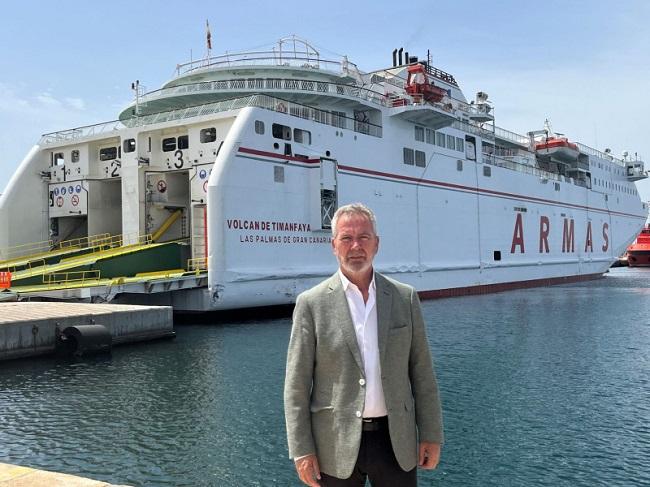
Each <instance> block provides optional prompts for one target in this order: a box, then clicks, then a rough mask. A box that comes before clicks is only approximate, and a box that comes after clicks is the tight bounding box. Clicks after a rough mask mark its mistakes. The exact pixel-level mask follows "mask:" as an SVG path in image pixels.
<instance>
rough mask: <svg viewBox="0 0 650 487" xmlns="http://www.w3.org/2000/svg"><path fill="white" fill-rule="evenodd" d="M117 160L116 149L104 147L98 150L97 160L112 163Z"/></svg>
mask: <svg viewBox="0 0 650 487" xmlns="http://www.w3.org/2000/svg"><path fill="white" fill-rule="evenodd" d="M113 159H117V147H104V148H103V149H99V160H100V161H112V160H113Z"/></svg>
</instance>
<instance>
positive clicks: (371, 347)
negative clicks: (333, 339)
mask: <svg viewBox="0 0 650 487" xmlns="http://www.w3.org/2000/svg"><path fill="white" fill-rule="evenodd" d="M339 276H340V277H341V283H342V284H343V289H344V291H345V298H346V299H347V301H348V307H349V308H350V316H351V317H352V323H353V324H354V331H355V333H356V335H357V343H358V344H359V352H361V359H362V361H363V369H364V376H365V377H363V378H360V380H359V383H360V384H362V385H363V387H365V389H366V401H365V404H364V408H363V417H364V418H377V417H380V416H386V415H387V414H388V412H387V411H386V400H385V399H384V389H383V387H382V385H381V364H380V363H379V342H378V340H377V306H376V300H377V291H376V288H375V276H374V273H373V276H372V281H371V282H370V287H369V289H368V302H367V303H364V301H363V295H362V294H361V291H360V290H359V288H358V287H357V286H356V285H354V284H352V283H351V282H350V280H349V279H348V278H347V277H345V276H344V275H343V273H342V272H341V270H340V269H339Z"/></svg>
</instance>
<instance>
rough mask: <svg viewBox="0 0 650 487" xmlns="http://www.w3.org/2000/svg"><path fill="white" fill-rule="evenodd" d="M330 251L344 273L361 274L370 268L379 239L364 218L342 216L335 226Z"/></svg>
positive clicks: (377, 248)
mask: <svg viewBox="0 0 650 487" xmlns="http://www.w3.org/2000/svg"><path fill="white" fill-rule="evenodd" d="M332 249H333V251H334V255H336V258H337V259H338V261H339V264H340V266H341V269H342V270H343V271H344V273H349V274H359V273H363V272H365V271H368V270H369V269H370V268H371V267H372V260H373V259H374V258H375V255H376V254H377V250H379V237H378V236H377V235H375V232H374V231H373V229H372V223H370V221H369V220H368V219H367V218H366V217H365V216H363V215H357V214H352V215H342V216H341V217H340V218H339V220H338V222H337V225H336V238H334V239H333V240H332Z"/></svg>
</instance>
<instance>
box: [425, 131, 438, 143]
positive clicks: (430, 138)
mask: <svg viewBox="0 0 650 487" xmlns="http://www.w3.org/2000/svg"><path fill="white" fill-rule="evenodd" d="M435 143H436V131H435V130H431V129H427V144H435Z"/></svg>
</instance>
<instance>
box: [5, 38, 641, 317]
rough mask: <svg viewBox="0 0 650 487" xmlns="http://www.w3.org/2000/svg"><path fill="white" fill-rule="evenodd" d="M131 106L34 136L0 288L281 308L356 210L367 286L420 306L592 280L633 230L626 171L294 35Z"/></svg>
mask: <svg viewBox="0 0 650 487" xmlns="http://www.w3.org/2000/svg"><path fill="white" fill-rule="evenodd" d="M134 90H135V92H136V99H135V100H134V102H133V103H132V104H131V105H130V106H128V107H127V108H125V109H124V110H123V111H122V112H121V113H120V115H119V120H117V121H112V122H107V123H102V124H98V125H93V126H89V127H80V128H76V129H71V130H64V131H60V132H55V133H51V134H46V135H44V136H43V137H42V139H41V140H40V142H39V143H38V145H36V146H35V147H34V148H33V149H32V150H31V151H30V152H29V154H28V155H27V156H26V157H25V159H24V160H23V162H22V164H21V165H20V168H19V169H18V171H17V172H16V174H14V176H13V178H12V179H11V182H10V184H9V185H8V187H7V191H5V194H3V195H2V197H1V199H0V249H1V250H0V252H1V254H0V259H3V260H4V261H5V262H4V264H3V263H0V267H3V266H4V267H3V269H9V270H13V271H14V272H13V276H14V278H13V280H12V283H13V284H12V290H17V291H18V292H19V293H20V292H22V293H24V294H25V295H41V296H49V297H70V298H80V297H83V298H89V299H96V300H97V299H104V300H111V299H121V300H131V301H135V302H143V301H146V302H158V303H169V304H173V305H174V306H175V307H176V308H178V309H186V310H209V309H228V308H238V307H251V306H262V305H273V304H284V303H290V302H292V301H293V300H294V299H295V297H296V296H297V294H298V293H300V292H301V291H302V290H304V289H306V288H308V287H310V286H312V285H313V284H315V283H316V282H318V281H320V280H322V279H323V277H325V276H327V275H329V274H331V273H332V272H333V271H334V270H335V268H336V263H335V260H334V258H333V256H332V253H331V244H330V232H331V229H330V223H331V217H332V215H333V212H334V211H335V210H336V208H337V207H338V206H340V205H342V204H346V203H349V202H353V201H362V202H364V203H366V204H368V205H369V206H370V207H372V208H373V209H374V210H375V211H376V212H377V214H378V219H379V232H380V235H381V251H380V253H379V254H378V257H377V261H376V264H377V269H378V270H379V271H381V272H384V273H387V274H389V275H391V276H394V277H396V278H397V279H400V280H402V281H405V282H408V283H410V284H412V285H414V286H415V287H416V288H417V289H418V291H420V292H421V294H422V295H424V296H445V295H455V294H464V293H471V292H489V291H498V290H503V289H509V288H515V287H527V286H536V285H545V284H552V283H556V282H567V281H572V280H580V279H589V278H593V277H597V276H600V275H602V273H603V272H605V271H606V270H607V269H608V267H609V266H610V264H611V263H612V262H613V261H614V260H615V259H616V257H617V256H618V255H620V254H622V253H623V251H624V250H625V248H626V247H627V246H628V245H629V244H630V243H631V242H632V241H633V240H634V238H635V237H636V235H637V233H638V232H639V231H640V230H641V228H642V227H643V225H644V222H645V220H646V218H647V208H646V205H645V204H644V203H642V202H641V200H640V198H639V195H638V193H637V191H636V188H635V185H634V181H637V180H639V179H642V178H644V177H646V174H645V170H644V167H643V163H642V162H641V161H639V160H636V159H635V160H631V159H628V158H626V159H618V158H615V157H613V156H612V155H611V154H610V153H606V152H600V151H597V150H595V149H592V148H589V147H587V146H585V145H582V144H579V143H577V142H574V141H570V140H569V139H568V138H565V137H562V136H559V135H557V134H554V133H553V132H552V130H550V128H549V127H546V128H545V129H544V130H537V131H530V132H527V133H525V134H518V133H516V132H511V131H508V130H505V129H502V128H500V127H498V126H497V125H496V124H495V121H494V116H493V112H492V106H491V103H490V101H489V100H488V96H487V95H486V94H485V93H483V92H479V93H478V94H477V95H476V98H475V99H474V100H472V101H469V102H468V100H467V99H466V98H465V96H464V95H463V93H462V91H461V89H460V87H459V85H458V83H457V81H456V80H455V78H454V77H453V76H452V75H451V74H449V73H447V72H444V71H442V70H440V69H438V68H435V67H434V66H433V65H432V63H431V60H430V59H429V58H427V59H426V60H418V59H417V58H415V57H411V56H409V55H408V53H404V52H403V50H399V51H398V50H396V51H394V52H393V62H392V65H391V66H390V67H388V68H386V69H382V70H378V71H373V72H363V71H361V70H360V69H359V68H358V67H357V66H356V65H355V64H354V63H352V62H350V61H349V60H348V59H347V58H346V57H342V58H339V59H334V60H331V59H323V58H322V56H321V55H320V54H319V52H318V51H317V50H316V49H315V48H314V47H313V46H311V45H310V44H309V43H308V42H306V41H303V40H301V39H298V38H296V37H295V36H294V37H290V38H285V39H282V40H280V41H279V43H278V44H277V45H275V46H274V47H273V48H270V49H268V50H258V51H252V52H251V51H249V52H242V53H235V54H233V53H230V54H227V55H223V56H217V57H209V58H206V59H202V60H199V61H193V62H190V63H187V64H181V65H178V66H177V73H176V76H175V77H174V79H172V80H171V81H169V82H168V83H166V84H165V85H163V86H162V88H160V89H159V90H156V91H152V92H148V93H145V92H142V90H141V89H140V87H139V84H137V85H134ZM33 242H40V243H38V244H34V243H33ZM52 253H54V254H55V255H59V257H56V258H54V259H52V258H51V255H52ZM71 253H72V254H71ZM34 256H36V257H34ZM0 270H2V269H0ZM21 273H22V274H21ZM64 274H67V275H64Z"/></svg>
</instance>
